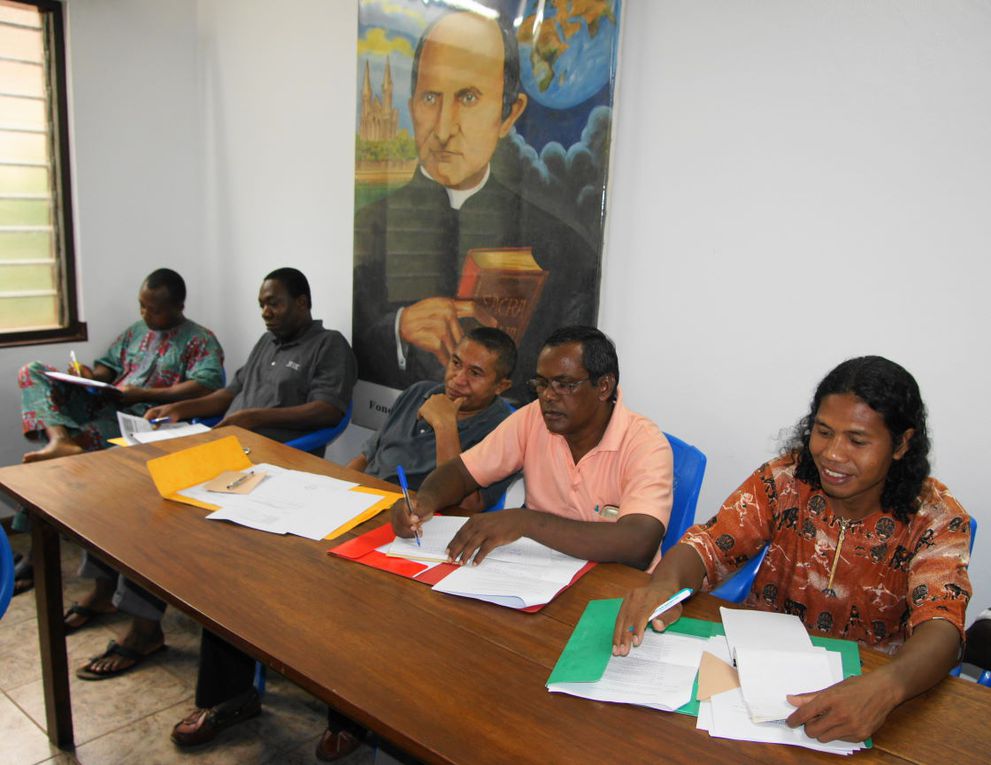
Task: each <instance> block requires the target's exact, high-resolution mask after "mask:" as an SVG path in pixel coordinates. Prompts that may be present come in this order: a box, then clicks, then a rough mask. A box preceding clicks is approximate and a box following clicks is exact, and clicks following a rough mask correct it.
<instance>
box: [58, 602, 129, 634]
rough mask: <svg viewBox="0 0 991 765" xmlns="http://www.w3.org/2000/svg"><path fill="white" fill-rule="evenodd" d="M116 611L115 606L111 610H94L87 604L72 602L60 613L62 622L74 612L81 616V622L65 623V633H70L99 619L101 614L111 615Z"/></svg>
mask: <svg viewBox="0 0 991 765" xmlns="http://www.w3.org/2000/svg"><path fill="white" fill-rule="evenodd" d="M116 613H117V609H116V608H115V609H114V610H113V611H95V610H94V609H92V608H90V607H89V606H84V605H82V604H81V603H73V604H72V605H71V606H69V608H68V609H66V612H65V613H64V614H62V622H63V623H64V622H65V620H66V619H68V618H69V617H70V616H72V615H73V614H75V615H76V616H81V617H82V618H83V623H82V624H77V625H75V626H73V625H70V624H66V625H65V634H66V635H71V634H72V633H73V632H76V631H78V630H81V629H82V628H83V627H85V626H86V625H87V624H89V623H90V622H91V621H93V620H94V619H99V618H100V617H101V616H113V615H114V614H116Z"/></svg>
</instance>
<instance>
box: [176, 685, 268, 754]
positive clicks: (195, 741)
mask: <svg viewBox="0 0 991 765" xmlns="http://www.w3.org/2000/svg"><path fill="white" fill-rule="evenodd" d="M261 711H262V703H261V699H260V698H259V697H258V693H257V691H255V689H254V688H251V689H249V690H247V691H245V692H244V693H241V694H238V695H237V696H235V697H234V698H232V699H228V700H227V701H225V702H224V703H223V704H217V706H215V707H212V708H210V709H194V710H193V711H192V712H190V713H189V714H188V715H186V716H185V717H184V718H183V719H182V720H180V721H179V722H177V723H176V725H175V727H174V728H173V729H172V741H173V742H174V743H175V745H176V746H178V747H180V748H181V749H190V748H193V747H198V746H202V745H203V744H207V743H209V742H210V741H213V740H214V739H215V738H216V737H217V734H218V733H220V731H222V730H224V729H225V728H229V727H231V726H232V725H237V724H238V723H240V722H244V721H245V720H250V719H251V718H252V717H257V716H258V715H259V714H261Z"/></svg>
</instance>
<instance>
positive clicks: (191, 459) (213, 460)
mask: <svg viewBox="0 0 991 765" xmlns="http://www.w3.org/2000/svg"><path fill="white" fill-rule="evenodd" d="M146 464H147V465H148V472H149V473H151V480H153V481H154V482H155V488H156V489H158V493H159V494H161V495H162V496H163V497H165V499H171V500H174V501H175V502H183V503H185V504H187V505H192V506H193V507H202V508H203V509H204V510H219V509H220V505H211V504H209V503H207V502H200V501H198V500H195V499H189V498H188V497H183V496H182V495H180V494H179V492H180V491H182V490H183V489H188V488H189V487H190V486H196V485H197V484H200V483H203V482H204V481H209V480H210V479H211V478H216V477H217V476H218V475H220V474H221V473H223V472H224V471H225V470H245V469H247V468H250V467H251V460H249V459H248V456H247V455H246V454H245V453H244V449H243V448H242V446H241V442H240V441H238V440H237V436H227V438H221V439H219V440H217V441H210V442H209V443H206V444H200V445H199V446H191V447H190V448H188V449H183V450H182V451H179V452H175V453H174V454H167V455H165V456H164V457H156V458H155V459H153V460H148V462H147V463H146Z"/></svg>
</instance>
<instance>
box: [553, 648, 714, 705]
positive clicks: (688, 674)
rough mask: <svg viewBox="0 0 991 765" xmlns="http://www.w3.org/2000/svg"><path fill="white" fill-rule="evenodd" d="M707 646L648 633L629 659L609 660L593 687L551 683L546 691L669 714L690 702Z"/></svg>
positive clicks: (588, 684)
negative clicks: (696, 674)
mask: <svg viewBox="0 0 991 765" xmlns="http://www.w3.org/2000/svg"><path fill="white" fill-rule="evenodd" d="M707 644H708V640H706V639H704V638H698V637H692V636H689V635H679V634H676V633H673V632H652V631H648V632H647V633H645V635H644V640H643V643H641V645H640V647H639V648H637V649H636V650H634V651H631V652H630V654H629V656H611V657H610V659H609V663H608V664H607V665H606V671H605V673H604V674H603V675H602V677H601V678H600V679H599V680H597V681H595V682H594V683H554V684H552V685H548V686H547V690H549V691H551V692H552V693H567V694H570V695H572V696H580V697H582V698H585V699H594V700H596V701H611V702H618V703H623V704H637V705H639V706H645V707H651V708H652V709H660V710H663V711H666V712H671V711H674V710H675V709H677V708H678V707H680V706H682V705H683V704H686V703H688V701H689V700H690V699H691V696H692V685H693V683H694V682H695V673H696V671H697V670H698V666H699V661H700V659H701V658H702V652H703V651H704V650H705V648H706V646H707Z"/></svg>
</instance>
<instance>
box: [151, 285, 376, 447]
mask: <svg viewBox="0 0 991 765" xmlns="http://www.w3.org/2000/svg"><path fill="white" fill-rule="evenodd" d="M258 305H259V306H260V307H261V309H262V319H263V320H264V321H265V329H267V330H268V331H267V332H266V333H265V334H264V335H262V336H261V339H259V341H258V342H257V343H255V347H254V348H253V349H252V351H251V354H250V355H249V356H248V361H247V363H246V364H245V365H244V366H243V367H241V368H240V369H239V370H237V374H235V375H234V382H232V383H231V384H230V385H228V386H227V387H226V388H223V389H221V390H218V391H214V392H213V393H211V394H210V395H209V396H204V397H203V398H199V399H195V400H190V401H181V402H178V403H175V404H168V405H166V406H157V407H154V408H152V409H149V410H148V412H146V413H145V417H146V418H147V419H152V418H155V417H168V418H170V419H171V420H173V421H175V420H188V419H191V418H193V417H216V416H218V415H224V419H223V420H221V422H220V424H219V425H218V427H220V426H223V425H238V426H240V427H242V428H246V429H248V430H253V431H255V432H256V433H260V434H261V435H263V436H268V437H269V438H272V439H275V440H276V441H290V440H292V439H294V438H297V437H299V436H301V435H303V434H304V433H307V432H309V431H312V430H318V429H320V428H329V427H331V426H333V425H336V424H337V423H338V422H339V421H340V419H341V417H343V416H344V412H345V411H346V410H347V408H348V404H349V403H350V402H351V390H352V388H353V387H354V383H355V380H356V379H357V376H358V374H357V367H356V364H355V360H354V354H353V353H352V352H351V346H350V345H348V341H347V340H345V339H344V336H343V335H342V334H341V333H340V332H337V331H336V330H332V329H324V327H323V322H321V321H319V320H316V319H314V318H313V316H312V315H311V313H310V308H311V301H310V285H309V283H308V282H307V281H306V277H305V276H303V274H302V273H301V272H300V271H297V270H296V269H295V268H280V269H277V270H276V271H273V272H272V273H270V274H269V275H268V276H266V277H265V281H263V282H262V286H261V290H260V291H259V293H258Z"/></svg>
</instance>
